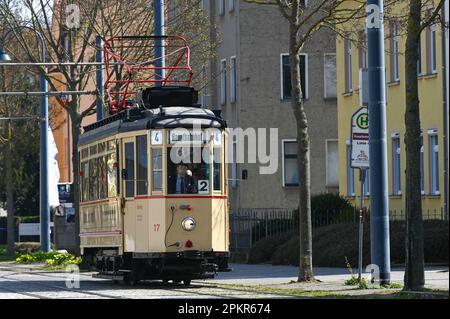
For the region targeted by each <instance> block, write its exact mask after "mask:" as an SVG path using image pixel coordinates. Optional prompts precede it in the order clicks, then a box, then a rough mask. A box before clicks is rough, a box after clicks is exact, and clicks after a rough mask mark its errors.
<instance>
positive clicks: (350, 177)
mask: <svg viewBox="0 0 450 319" xmlns="http://www.w3.org/2000/svg"><path fill="white" fill-rule="evenodd" d="M346 152H347V156H346V157H347V196H350V197H352V196H355V171H354V169H353V168H352V148H351V145H350V141H347V145H346Z"/></svg>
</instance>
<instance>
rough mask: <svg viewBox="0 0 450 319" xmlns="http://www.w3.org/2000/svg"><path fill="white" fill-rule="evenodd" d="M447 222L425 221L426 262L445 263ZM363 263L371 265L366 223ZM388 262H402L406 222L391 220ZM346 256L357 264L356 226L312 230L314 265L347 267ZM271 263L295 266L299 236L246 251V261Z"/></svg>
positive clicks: (268, 240)
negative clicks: (389, 258) (247, 257)
mask: <svg viewBox="0 0 450 319" xmlns="http://www.w3.org/2000/svg"><path fill="white" fill-rule="evenodd" d="M448 225H449V224H448V221H440V220H428V221H424V254H425V262H426V263H448V260H449V258H448V250H449V247H448V246H449V237H448V231H449V226H448ZM364 229H365V232H364V252H363V263H364V264H366V265H367V264H370V230H369V225H368V224H366V225H365V228H364ZM390 242H391V263H392V264H403V263H404V261H405V222H404V221H393V222H391V223H390ZM345 258H347V259H348V261H349V263H350V265H351V266H353V267H356V265H357V260H358V225H357V224H339V225H331V226H326V227H320V228H316V229H313V264H314V266H319V267H346V261H345ZM269 261H270V262H272V264H274V265H298V263H299V238H298V235H297V236H295V235H294V234H292V233H290V234H282V235H279V236H274V237H271V238H266V239H264V240H261V241H259V242H257V243H256V245H255V246H254V247H253V248H252V250H251V251H250V253H249V263H261V262H269Z"/></svg>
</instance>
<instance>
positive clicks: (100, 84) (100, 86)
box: [95, 35, 105, 121]
mask: <svg viewBox="0 0 450 319" xmlns="http://www.w3.org/2000/svg"><path fill="white" fill-rule="evenodd" d="M95 46H96V47H97V52H96V54H95V62H97V63H100V64H98V65H97V77H96V78H97V90H98V95H97V121H101V120H102V119H103V99H104V94H105V88H104V83H105V79H104V72H103V66H104V63H105V57H104V55H103V39H102V37H101V36H99V35H97V36H96V37H95Z"/></svg>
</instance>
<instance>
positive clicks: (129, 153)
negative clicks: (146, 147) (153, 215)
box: [125, 143, 134, 197]
mask: <svg viewBox="0 0 450 319" xmlns="http://www.w3.org/2000/svg"><path fill="white" fill-rule="evenodd" d="M125 170H126V176H125V197H134V143H125Z"/></svg>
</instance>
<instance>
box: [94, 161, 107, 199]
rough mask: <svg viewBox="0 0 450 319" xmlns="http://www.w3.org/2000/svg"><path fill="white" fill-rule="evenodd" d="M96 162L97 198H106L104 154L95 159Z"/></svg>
mask: <svg viewBox="0 0 450 319" xmlns="http://www.w3.org/2000/svg"><path fill="white" fill-rule="evenodd" d="M97 164H98V175H99V176H98V182H99V198H98V199H103V198H108V179H107V177H108V176H107V168H106V156H101V157H99V158H98V159H97Z"/></svg>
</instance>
